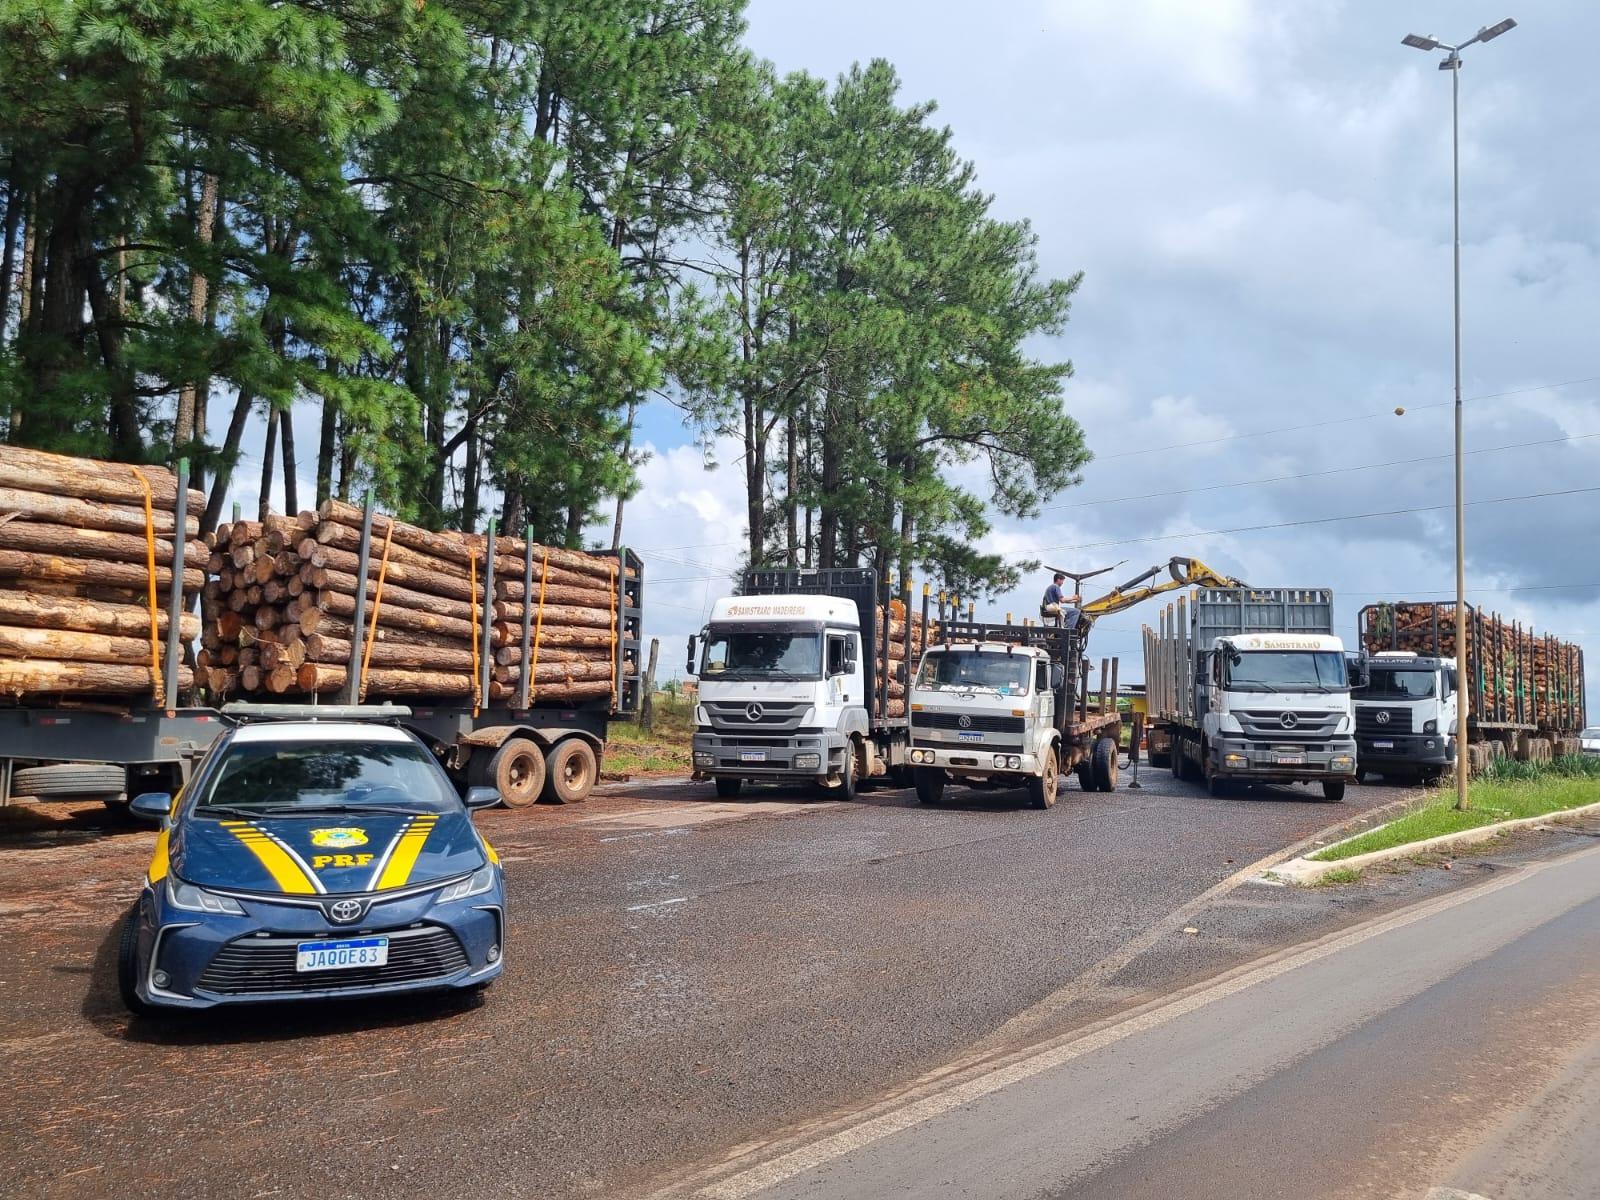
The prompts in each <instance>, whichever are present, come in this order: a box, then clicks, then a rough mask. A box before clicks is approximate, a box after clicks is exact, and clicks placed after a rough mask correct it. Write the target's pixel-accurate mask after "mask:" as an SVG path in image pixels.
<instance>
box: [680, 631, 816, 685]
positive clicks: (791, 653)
mask: <svg viewBox="0 0 1600 1200" xmlns="http://www.w3.org/2000/svg"><path fill="white" fill-rule="evenodd" d="M700 677H701V678H702V679H821V678H822V632H821V630H818V629H792V628H770V629H761V628H752V627H747V628H742V629H740V628H732V629H719V628H716V627H714V626H713V627H712V629H711V632H710V633H709V634H708V635H707V636H706V652H705V657H704V658H703V659H702V660H701V664H700Z"/></svg>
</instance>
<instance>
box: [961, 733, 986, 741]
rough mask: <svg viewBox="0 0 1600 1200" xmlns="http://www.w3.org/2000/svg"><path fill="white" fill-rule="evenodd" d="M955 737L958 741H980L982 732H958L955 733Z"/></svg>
mask: <svg viewBox="0 0 1600 1200" xmlns="http://www.w3.org/2000/svg"><path fill="white" fill-rule="evenodd" d="M956 737H957V739H959V740H960V741H963V742H981V741H983V734H981V733H958V734H956Z"/></svg>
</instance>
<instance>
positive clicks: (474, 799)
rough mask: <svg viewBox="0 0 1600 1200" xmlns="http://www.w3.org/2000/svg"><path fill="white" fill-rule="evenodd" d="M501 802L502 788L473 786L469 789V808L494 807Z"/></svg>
mask: <svg viewBox="0 0 1600 1200" xmlns="http://www.w3.org/2000/svg"><path fill="white" fill-rule="evenodd" d="M499 803H500V789H499V788H492V787H473V788H468V789H467V807H468V808H493V807H494V806H495V805H496V804H499Z"/></svg>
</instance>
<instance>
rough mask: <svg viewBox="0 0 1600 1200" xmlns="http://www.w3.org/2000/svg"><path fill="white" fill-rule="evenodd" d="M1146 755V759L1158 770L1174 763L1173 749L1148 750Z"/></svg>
mask: <svg viewBox="0 0 1600 1200" xmlns="http://www.w3.org/2000/svg"><path fill="white" fill-rule="evenodd" d="M1144 757H1145V761H1146V762H1148V763H1149V764H1150V766H1151V767H1152V768H1153V769H1155V770H1157V771H1159V770H1160V769H1161V768H1162V767H1170V766H1171V765H1172V751H1171V750H1146V751H1145V755H1144Z"/></svg>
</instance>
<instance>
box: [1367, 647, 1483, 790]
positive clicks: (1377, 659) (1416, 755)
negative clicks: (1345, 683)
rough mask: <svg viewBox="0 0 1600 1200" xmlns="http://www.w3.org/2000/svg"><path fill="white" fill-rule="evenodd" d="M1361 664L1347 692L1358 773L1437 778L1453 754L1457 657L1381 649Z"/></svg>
mask: <svg viewBox="0 0 1600 1200" xmlns="http://www.w3.org/2000/svg"><path fill="white" fill-rule="evenodd" d="M1362 665H1363V667H1364V675H1365V679H1364V680H1363V682H1362V685H1361V686H1360V687H1359V688H1357V689H1356V690H1355V692H1354V693H1353V696H1352V698H1353V699H1354V701H1355V718H1356V745H1357V753H1358V755H1359V759H1360V762H1359V766H1360V771H1361V774H1362V775H1363V776H1365V775H1366V774H1368V773H1372V774H1378V775H1384V776H1402V777H1414V778H1418V779H1421V780H1422V781H1424V782H1427V783H1432V782H1435V781H1437V780H1438V779H1439V777H1440V776H1441V775H1443V774H1444V773H1445V772H1446V771H1448V770H1449V769H1450V768H1451V766H1452V764H1454V762H1455V757H1456V733H1457V719H1458V708H1457V702H1458V695H1459V689H1458V687H1457V685H1456V660H1455V659H1453V658H1434V657H1429V656H1425V655H1420V654H1416V653H1413V652H1412V651H1409V650H1382V651H1379V652H1378V653H1377V654H1374V655H1371V656H1370V657H1368V658H1367V659H1365V660H1364V661H1363V664H1362Z"/></svg>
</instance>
